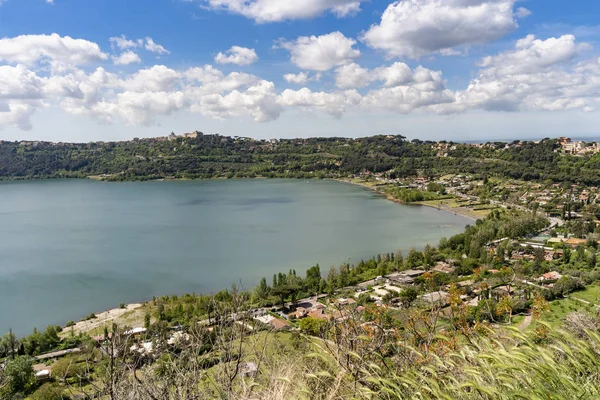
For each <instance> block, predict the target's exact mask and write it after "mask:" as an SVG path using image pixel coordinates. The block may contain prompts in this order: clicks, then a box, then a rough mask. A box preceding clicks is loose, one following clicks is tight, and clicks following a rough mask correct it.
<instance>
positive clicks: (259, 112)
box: [191, 80, 282, 122]
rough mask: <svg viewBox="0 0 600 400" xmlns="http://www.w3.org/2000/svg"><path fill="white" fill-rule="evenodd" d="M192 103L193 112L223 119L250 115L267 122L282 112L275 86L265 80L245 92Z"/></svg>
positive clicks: (213, 95) (216, 95)
mask: <svg viewBox="0 0 600 400" xmlns="http://www.w3.org/2000/svg"><path fill="white" fill-rule="evenodd" d="M191 101H192V105H191V111H192V112H198V113H201V114H203V115H208V116H211V117H214V118H221V119H224V118H228V117H234V116H244V115H250V116H252V118H254V120H255V121H257V122H267V121H272V120H275V119H277V118H279V115H280V114H281V111H282V107H281V105H280V104H279V103H278V102H277V94H276V92H275V85H274V84H273V83H272V82H268V81H264V80H263V81H260V82H257V83H256V85H254V86H251V87H249V88H247V89H246V90H245V91H243V92H241V91H238V90H233V91H231V92H229V93H228V94H225V95H222V94H212V95H206V96H200V97H198V98H192V100H191Z"/></svg>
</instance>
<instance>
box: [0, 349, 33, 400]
mask: <svg viewBox="0 0 600 400" xmlns="http://www.w3.org/2000/svg"><path fill="white" fill-rule="evenodd" d="M3 375H4V380H5V382H6V387H5V388H4V389H3V390H4V391H5V395H7V397H2V398H10V396H13V395H15V394H17V393H23V394H27V393H28V392H29V391H30V390H31V388H33V387H34V385H35V374H34V372H33V361H32V359H31V358H29V357H26V356H19V357H15V358H14V359H13V360H10V361H8V362H7V363H6V367H5V368H4V371H3Z"/></svg>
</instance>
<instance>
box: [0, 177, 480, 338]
mask: <svg viewBox="0 0 600 400" xmlns="http://www.w3.org/2000/svg"><path fill="white" fill-rule="evenodd" d="M471 222H472V221H469V220H467V219H465V218H462V217H459V216H456V215H453V214H450V213H446V212H443V211H439V210H436V209H433V208H429V207H419V206H407V205H399V204H396V203H393V202H391V201H388V200H386V199H384V198H382V197H380V196H377V195H375V194H374V193H372V192H370V191H368V190H366V189H364V188H361V187H358V186H355V185H350V184H345V183H340V182H333V181H316V180H314V181H304V180H229V181H226V180H217V181H167V182H135V183H106V182H96V181H88V180H55V181H26V182H7V183H0V304H2V307H0V333H4V332H7V331H8V329H9V328H12V329H13V330H14V331H15V332H17V333H18V334H20V335H24V334H28V333H29V332H30V331H31V330H32V329H33V327H34V326H37V327H38V328H39V329H43V328H45V326H46V325H48V324H61V325H64V324H65V323H66V322H67V321H68V320H78V319H81V318H82V317H84V316H86V315H89V314H90V313H91V312H98V311H103V310H106V309H109V308H114V307H118V305H119V304H120V303H121V302H125V303H131V302H138V301H145V300H149V299H151V298H152V296H155V295H156V296H158V295H163V294H182V293H192V292H195V293H211V292H215V291H218V290H221V289H224V288H227V287H229V286H230V285H231V284H232V283H239V282H241V283H242V284H243V285H244V287H246V288H251V287H253V286H254V285H255V284H256V283H258V281H259V280H260V279H261V278H262V277H263V276H264V277H267V281H268V282H271V277H272V275H273V273H276V272H280V271H281V272H287V271H288V270H289V269H292V268H293V269H296V271H297V272H298V274H300V273H302V274H303V273H304V272H305V271H306V269H308V268H309V267H311V266H312V265H315V264H317V263H319V264H320V265H321V271H322V273H323V274H326V273H327V271H328V270H329V266H330V265H332V264H335V265H339V264H341V263H343V262H346V261H348V260H350V261H356V260H360V259H362V258H370V257H371V256H374V255H376V254H379V253H384V252H393V251H396V249H399V248H400V249H403V250H405V252H406V251H408V250H409V249H410V248H411V247H419V248H422V247H423V246H424V245H425V244H426V243H428V242H429V243H432V244H435V243H437V241H438V240H439V239H440V238H441V237H442V236H451V235H453V234H456V233H459V232H461V231H462V230H463V228H464V226H465V225H466V224H468V223H471Z"/></svg>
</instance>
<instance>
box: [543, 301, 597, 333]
mask: <svg viewBox="0 0 600 400" xmlns="http://www.w3.org/2000/svg"><path fill="white" fill-rule="evenodd" d="M584 310H591V306H588V305H586V304H583V303H581V302H579V301H577V300H573V299H568V298H567V299H561V300H554V301H551V302H550V311H549V312H547V313H545V314H544V315H543V316H542V318H541V319H542V321H544V322H546V323H548V324H549V325H550V326H551V327H552V328H560V327H561V325H562V323H563V320H564V318H565V316H566V315H567V314H570V313H572V312H575V311H584Z"/></svg>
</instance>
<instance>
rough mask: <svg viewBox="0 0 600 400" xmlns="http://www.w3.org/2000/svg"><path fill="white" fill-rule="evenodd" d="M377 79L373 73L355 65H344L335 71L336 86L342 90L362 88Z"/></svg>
mask: <svg viewBox="0 0 600 400" xmlns="http://www.w3.org/2000/svg"><path fill="white" fill-rule="evenodd" d="M375 79H376V77H375V76H374V75H373V74H371V71H369V70H368V69H367V68H363V67H361V66H360V65H358V64H355V63H352V64H348V65H343V66H341V67H339V68H338V69H336V71H335V85H336V86H337V87H339V88H342V89H348V88H361V87H364V86H367V85H369V84H370V83H371V82H373V81H374V80H375Z"/></svg>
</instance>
